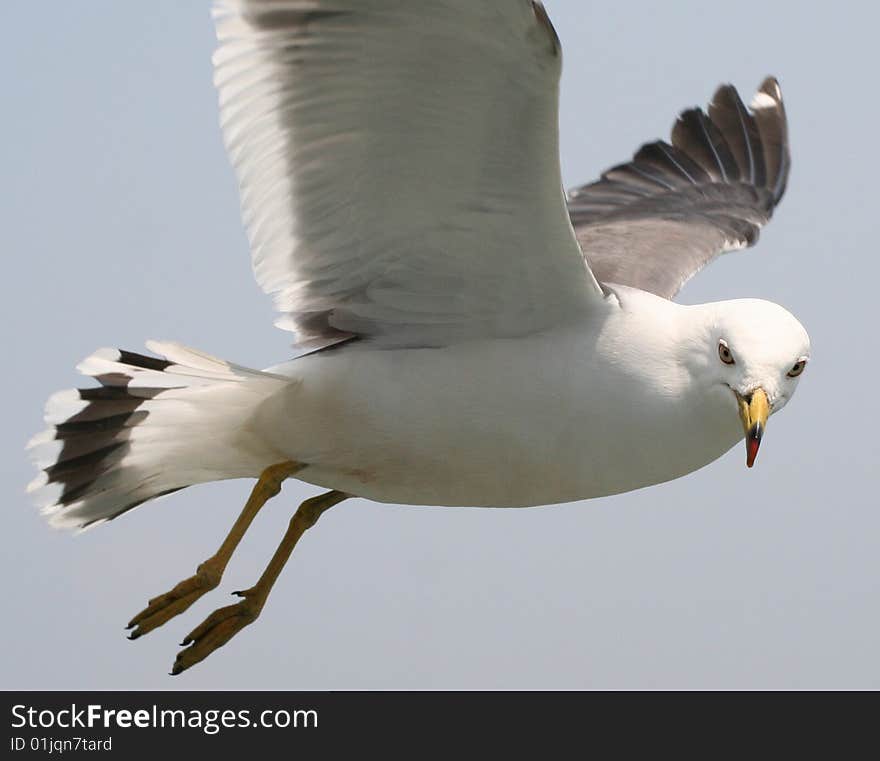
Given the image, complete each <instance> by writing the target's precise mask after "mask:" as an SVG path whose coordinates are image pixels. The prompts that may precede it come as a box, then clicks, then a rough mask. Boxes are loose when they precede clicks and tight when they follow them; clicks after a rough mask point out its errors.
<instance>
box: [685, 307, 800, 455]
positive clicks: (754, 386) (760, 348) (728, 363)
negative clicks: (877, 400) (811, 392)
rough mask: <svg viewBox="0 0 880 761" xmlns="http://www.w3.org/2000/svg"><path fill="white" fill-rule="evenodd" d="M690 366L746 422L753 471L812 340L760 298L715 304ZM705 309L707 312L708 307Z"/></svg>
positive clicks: (788, 316) (790, 317) (784, 313)
mask: <svg viewBox="0 0 880 761" xmlns="http://www.w3.org/2000/svg"><path fill="white" fill-rule="evenodd" d="M705 307H708V308H709V311H710V319H708V320H707V321H706V326H707V330H706V331H705V332H702V331H701V332H702V340H701V344H702V345H701V346H699V347H693V346H692V347H691V348H692V349H696V354H697V356H696V357H694V359H695V360H696V361H695V362H694V363H693V364H692V367H694V368H695V369H696V371H697V376H698V377H699V378H700V379H701V382H704V383H708V384H710V385H711V386H712V387H713V388H715V389H718V390H719V393H720V394H721V395H722V396H725V397H726V398H728V399H729V400H730V402H731V408H732V409H735V410H736V412H737V413H738V415H739V419H740V422H741V423H742V428H743V433H744V435H745V443H746V464H747V465H748V467H752V465H754V463H755V458H756V456H757V454H758V447H759V446H760V444H761V438H762V437H763V435H764V431H765V429H766V427H767V419H768V418H769V417H770V415H772V414H773V413H774V412H778V411H779V410H781V409H782V408H783V407H784V406H785V405H786V404H787V403H788V400H789V399H791V397H792V395H793V394H794V392H795V389H796V388H797V386H798V383H799V381H800V379H801V376H802V374H803V372H804V370H805V368H806V366H807V363H808V362H809V360H810V338H809V336H808V335H807V331H806V330H804V327H803V326H802V325H801V324H800V322H798V320H797V319H796V318H795V317H794V316H793V315H792V314H791V313H790V312H788V311H787V310H786V309H783V308H782V307H781V306H779V305H778V304H774V303H772V302H769V301H762V300H758V299H738V300H735V301H722V302H717V303H715V304H711V305H705ZM705 307H704V308H705Z"/></svg>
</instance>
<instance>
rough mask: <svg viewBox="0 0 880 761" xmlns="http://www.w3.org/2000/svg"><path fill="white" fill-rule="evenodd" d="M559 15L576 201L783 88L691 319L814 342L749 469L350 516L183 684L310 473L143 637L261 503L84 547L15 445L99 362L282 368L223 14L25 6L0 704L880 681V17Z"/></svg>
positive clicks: (9, 134) (6, 204) (183, 510)
mask: <svg viewBox="0 0 880 761" xmlns="http://www.w3.org/2000/svg"><path fill="white" fill-rule="evenodd" d="M546 5H547V8H548V10H549V12H550V15H551V18H552V19H553V21H554V23H555V25H556V28H557V30H558V32H559V35H560V37H561V39H562V42H563V47H564V54H565V65H564V74H563V80H562V114H561V124H562V126H561V130H562V166H563V175H564V178H565V181H566V184H567V185H569V186H571V185H575V184H580V183H582V182H586V181H589V180H591V179H593V178H594V177H596V176H597V174H598V173H599V172H600V171H601V170H602V169H604V168H606V167H608V166H609V165H611V164H614V163H618V162H620V161H622V160H624V159H626V158H628V157H629V156H630V155H631V154H632V152H633V150H634V149H635V148H636V147H637V146H638V145H640V144H641V143H643V142H646V141H648V140H651V139H655V138H657V137H666V136H667V135H668V130H669V128H670V126H671V124H672V122H673V120H674V117H675V115H676V114H677V113H678V111H679V110H681V109H683V108H685V107H688V106H692V105H697V104H704V103H705V102H706V101H707V100H708V99H709V98H710V97H711V95H712V93H713V91H714V89H715V87H716V86H717V85H718V84H719V83H721V82H728V81H729V82H732V83H734V84H735V85H737V86H738V87H739V88H740V90H741V92H742V95H743V97H744V99H745V100H748V99H749V97H750V95H751V93H752V92H753V90H754V88H755V87H756V86H757V85H758V84H759V83H760V81H761V80H762V78H763V77H764V76H765V75H767V74H771V73H772V74H775V75H777V76H778V77H779V78H780V81H781V83H782V88H783V93H784V96H785V101H786V107H787V110H788V115H789V120H790V124H791V143H792V153H793V170H792V175H791V181H790V183H789V189H788V192H787V195H786V197H785V199H784V201H783V202H782V205H781V207H780V208H779V209H778V212H777V214H776V217H775V218H774V220H773V223H772V224H771V225H770V226H769V227H768V228H767V229H766V230H765V231H764V233H763V234H762V240H761V242H760V244H759V246H758V248H756V249H750V250H749V251H747V252H744V253H737V254H732V255H730V256H728V257H725V258H723V259H722V260H721V261H719V262H716V263H715V264H713V265H711V266H710V267H709V268H708V269H707V270H705V271H704V272H703V273H701V274H700V275H699V276H698V277H697V278H695V279H694V280H693V281H692V282H691V283H690V284H689V285H688V286H687V287H686V288H685V290H684V291H683V292H682V294H681V295H680V300H681V301H683V302H686V303H698V302H703V301H709V300H717V299H727V298H738V297H746V296H755V297H763V298H767V299H771V300H773V301H776V302H779V303H781V304H782V305H784V306H785V307H787V308H788V309H790V310H791V311H792V312H793V313H794V314H795V315H796V316H797V317H798V318H799V319H800V320H801V321H802V322H803V324H804V325H805V326H806V327H807V329H808V331H809V332H810V335H811V338H812V346H813V352H812V357H813V359H812V362H811V363H810V366H809V368H808V369H807V371H806V373H805V376H804V378H803V380H802V382H801V384H800V387H799V391H798V393H797V395H796V398H795V399H794V401H793V402H792V403H791V404H790V405H789V406H788V407H787V408H786V409H785V411H784V412H783V413H781V414H780V415H779V416H775V417H774V418H773V420H772V421H771V424H770V426H769V429H768V433H767V436H766V437H765V440H764V444H763V446H762V448H761V455H760V457H759V458H758V463H757V465H756V467H755V468H754V469H753V470H751V471H749V470H747V469H746V468H745V464H744V459H745V457H744V450H743V447H741V446H737V447H736V448H735V449H733V450H732V451H731V452H729V453H728V454H727V455H726V456H724V457H723V458H722V459H721V460H719V461H717V462H715V463H713V464H712V465H710V466H708V467H706V468H704V469H703V470H701V471H699V472H697V473H694V474H691V475H690V476H687V477H685V478H682V479H679V480H677V481H674V482H672V483H668V484H665V485H661V486H657V487H653V488H649V489H645V490H642V491H639V492H635V493H630V494H625V495H621V496H616V497H611V498H604V499H598V500H593V501H590V502H581V503H575V504H570V505H564V506H557V507H547V508H533V509H524V510H478V509H466V508H465V509H462V508H455V509H453V508H443V509H440V508H418V509H416V508H411V507H410V508H404V507H398V506H387V505H379V504H374V503H371V502H367V501H365V500H351V501H349V502H346V503H343V504H342V505H340V506H339V507H336V508H334V509H333V510H332V511H330V512H329V513H327V514H326V515H325V516H324V517H323V518H322V519H321V522H320V523H319V524H318V526H317V527H316V528H315V529H313V530H312V531H310V532H309V533H308V534H307V535H306V536H305V538H304V539H303V541H302V543H301V545H300V546H299V547H298V548H297V550H296V552H295V553H294V555H293V558H292V559H291V561H290V563H289V564H288V566H287V568H286V569H285V571H284V573H283V575H282V577H281V579H280V580H279V582H278V584H277V585H276V587H275V590H274V592H273V594H272V596H271V598H270V600H269V603H268V605H267V606H266V608H265V609H264V611H263V613H262V616H261V618H260V619H259V621H258V622H257V623H256V624H255V625H253V626H251V627H249V628H248V629H246V630H245V631H244V632H242V633H241V634H239V635H238V636H237V637H236V638H235V639H234V640H233V641H232V642H230V643H229V644H228V645H227V646H226V647H224V648H223V649H222V650H220V651H218V652H216V653H215V654H213V655H212V656H211V657H210V658H209V659H208V660H207V661H206V662H204V663H202V664H201V665H199V666H197V667H195V668H194V669H192V670H191V671H189V672H187V673H186V674H184V675H182V676H179V677H176V678H174V679H172V678H171V677H169V676H167V672H168V670H169V667H170V665H171V663H172V661H173V659H174V655H175V653H176V652H177V649H178V648H177V643H178V642H179V641H180V640H181V639H182V637H183V635H185V634H186V633H187V632H188V631H189V630H190V629H192V628H193V627H194V626H195V625H196V624H198V623H200V622H201V620H202V619H203V618H204V617H205V616H206V615H207V614H208V613H209V612H210V611H211V610H213V609H214V608H216V607H219V606H221V605H226V604H228V603H229V602H230V601H231V600H232V598H230V597H229V596H228V593H229V592H230V591H232V590H234V589H240V588H242V587H247V586H249V585H250V584H251V583H252V582H253V581H255V580H256V578H257V576H258V575H259V573H260V571H261V570H262V568H263V566H264V565H265V563H266V561H267V560H268V558H269V557H270V555H271V553H272V551H273V550H274V548H275V545H276V543H277V542H278V540H279V539H280V536H281V534H282V533H283V531H284V529H285V527H286V525H287V521H288V519H289V517H290V515H291V512H292V510H294V509H295V507H296V506H297V504H298V503H299V501H300V500H301V499H302V498H304V497H306V496H309V495H311V494H313V493H315V490H314V489H312V488H310V487H306V486H305V485H301V484H299V483H291V482H289V483H288V484H287V486H286V487H285V489H284V491H283V493H282V495H281V496H280V497H279V498H277V499H276V500H274V501H273V502H272V503H270V505H269V506H268V507H267V508H266V509H265V510H264V511H263V512H262V513H261V514H260V516H259V517H258V519H257V521H256V522H255V524H254V526H253V527H252V528H251V530H250V532H249V533H248V535H247V536H246V537H245V539H244V541H243V543H242V545H241V546H240V548H239V551H238V553H237V554H236V555H235V557H234V558H233V560H232V562H231V563H230V566H229V568H228V570H227V574H226V577H225V578H224V580H223V582H222V584H221V586H220V587H219V588H218V589H217V590H215V591H214V592H213V593H211V594H209V595H206V596H205V597H203V598H202V599H201V600H200V601H199V602H198V603H197V604H196V605H195V606H194V607H193V608H191V609H190V610H189V611H188V612H187V613H186V614H184V615H183V616H182V617H179V618H176V619H174V620H172V621H171V622H170V623H169V624H166V625H165V626H164V627H163V628H161V629H159V630H157V631H156V632H154V633H151V634H150V635H149V636H147V637H144V638H142V639H140V640H138V641H137V642H129V641H127V640H126V638H125V636H124V631H123V627H124V625H125V623H126V622H127V621H128V619H129V618H130V617H131V616H132V615H133V614H134V613H136V612H137V611H138V610H140V609H141V608H142V607H143V605H144V604H145V602H146V600H147V599H148V598H149V597H152V596H154V595H156V594H159V593H161V592H164V591H166V590H167V589H169V588H170V587H171V586H173V585H174V584H175V583H176V582H177V581H179V580H180V579H182V578H184V577H185V576H188V575H190V574H191V573H192V572H193V571H194V569H195V567H196V565H197V564H198V563H199V562H201V561H202V560H203V559H205V558H206V557H208V556H209V555H210V554H211V553H213V551H214V550H215V549H216V547H217V545H218V544H219V542H220V541H221V539H222V537H223V536H224V535H225V533H226V531H227V530H228V528H229V527H230V526H231V524H232V522H233V520H234V518H235V517H236V516H237V514H238V512H239V510H240V508H241V506H242V504H243V502H244V500H245V498H246V495H247V493H248V491H249V489H250V487H251V485H252V482H246V481H228V482H224V483H219V484H209V485H204V486H198V487H194V488H192V489H188V490H186V491H184V492H181V493H178V494H175V495H173V496H172V497H170V498H168V499H166V500H162V501H159V502H155V503H149V504H147V505H145V506H144V507H142V508H140V509H138V510H136V511H134V512H133V513H131V514H128V515H126V516H125V517H124V518H122V519H120V520H118V521H114V522H113V523H111V524H109V525H106V526H102V527H99V528H98V529H96V530H94V531H91V532H87V533H85V534H82V535H79V536H72V535H70V534H67V533H64V532H60V531H56V530H52V529H50V528H49V527H48V526H47V524H46V523H45V521H44V519H43V518H41V517H40V516H39V514H38V513H37V511H36V509H34V508H33V507H32V506H31V504H30V503H29V500H28V499H27V498H26V497H25V495H24V486H25V484H26V483H27V482H28V481H30V480H31V478H32V477H33V475H34V473H33V469H32V466H31V465H30V464H29V463H28V461H27V459H26V456H25V453H24V451H23V446H24V444H25V442H26V441H27V439H28V438H29V437H30V436H31V434H33V433H35V432H36V431H38V430H40V429H41V428H42V427H43V424H42V421H41V411H42V407H43V404H44V401H45V399H46V397H47V396H48V395H49V394H50V393H52V392H53V391H56V390H58V389H61V388H67V387H72V386H74V385H75V384H77V383H78V380H79V376H78V375H77V374H76V373H75V371H74V369H73V368H74V366H75V364H76V363H77V362H78V361H79V360H80V359H82V358H83V357H85V356H86V355H88V354H89V353H91V352H92V351H93V350H94V349H96V348H98V347H99V346H107V345H109V346H120V347H124V348H128V349H132V350H140V349H141V348H142V347H143V342H144V340H145V339H147V338H160V339H175V340H178V341H181V342H182V343H185V344H189V345H192V346H195V347H198V348H200V349H203V350H205V351H208V352H210V353H212V354H216V355H219V356H222V357H225V358H228V359H230V360H233V361H235V362H238V363H241V364H245V365H250V366H254V367H265V366H268V365H271V364H274V363H276V362H278V361H280V360H283V359H285V358H286V357H287V356H288V355H289V353H290V350H289V342H290V335H289V334H287V333H284V332H281V331H279V330H276V329H275V328H273V327H272V309H271V304H270V301H269V299H268V298H266V297H265V296H264V295H263V294H262V293H261V292H260V290H259V289H258V287H257V286H256V284H255V283H254V281H253V278H252V276H251V272H250V261H249V256H248V251H247V242H246V239H245V235H244V232H243V229H242V226H241V222H240V219H239V210H238V199H237V191H236V185H235V181H234V178H233V174H232V171H231V169H230V168H229V165H228V163H227V160H226V157H225V154H224V151H223V147H222V144H221V139H220V132H219V128H218V123H217V113H216V102H215V94H214V90H213V88H212V85H211V66H210V55H211V50H212V48H213V28H212V25H211V22H210V17H209V9H208V6H209V3H208V2H207V0H204V1H203V0H187V2H179V0H152V1H151V2H149V3H136V2H119V0H90V2H88V3H70V2H60V1H59V0H56V1H55V2H51V3H32V2H25V0H18V2H15V1H13V2H4V3H2V5H0V22H2V28H4V29H6V30H7V34H6V35H4V42H3V45H2V47H0V90H2V92H3V102H4V106H3V117H2V119H0V138H2V139H0V151H2V155H0V158H2V167H3V178H4V185H5V187H6V191H5V192H4V193H3V201H2V203H0V244H2V251H3V255H4V262H5V265H6V272H5V276H4V277H3V279H2V289H3V294H2V300H0V310H2V314H0V320H2V325H3V344H4V346H5V347H6V348H5V350H4V353H5V361H4V362H5V367H6V371H5V372H4V373H3V374H2V383H3V389H2V394H3V399H4V400H5V401H4V410H3V426H2V428H0V454H2V457H0V468H2V476H0V478H2V480H0V483H2V487H3V495H4V499H3V507H4V519H3V523H2V526H3V539H4V542H3V545H4V546H3V552H2V555H0V577H2V578H3V587H4V598H5V604H4V615H3V626H2V627H0V632H2V634H0V636H2V644H3V647H2V654H3V660H2V663H0V674H2V677H0V687H2V688H7V689H9V688H17V689H53V688H57V689H61V688H67V689H237V688H251V689H298V688H312V689H343V688H356V689H361V688H417V689H420V688H750V687H757V688H818V687H826V688H827V687H873V688H880V657H878V650H877V642H878V641H880V553H878V537H880V511H878V507H877V486H876V484H877V467H878V447H877V431H878V423H880V420H878V393H877V383H878V378H877V374H878V370H880V361H878V355H880V348H878V346H877V342H876V335H875V331H876V327H877V324H878V319H877V313H878V297H877V294H876V288H877V286H878V283H880V265H878V261H880V257H878V251H877V223H878V188H877V183H876V177H877V176H878V169H880V167H878V153H877V150H876V140H877V137H876V134H877V125H878V123H880V106H878V103H880V101H878V98H877V96H876V72H877V65H878V59H877V43H876V34H875V32H876V28H877V24H878V22H880V12H878V10H877V9H876V8H875V7H874V6H872V5H871V4H869V3H864V2H858V3H847V2H838V3H823V4H819V5H816V4H813V5H810V6H807V5H798V6H797V7H796V9H795V6H793V5H792V4H791V3H790V2H767V1H766V0H760V1H758V2H755V1H753V0H745V1H743V0H740V2H737V3H736V4H735V6H731V5H730V4H718V3H714V4H713V3H705V2H702V1H701V2H673V3H667V4H663V5H662V6H661V5H657V4H654V3H650V4H649V3H646V2H638V3H634V2H626V1H624V0H621V1H620V2H615V3H588V2H584V0H547V2H546ZM438 75H439V73H438Z"/></svg>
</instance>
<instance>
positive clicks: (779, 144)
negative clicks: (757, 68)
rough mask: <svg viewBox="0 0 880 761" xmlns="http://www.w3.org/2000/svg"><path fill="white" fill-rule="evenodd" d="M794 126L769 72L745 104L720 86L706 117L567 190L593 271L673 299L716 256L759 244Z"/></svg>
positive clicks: (694, 116)
mask: <svg viewBox="0 0 880 761" xmlns="http://www.w3.org/2000/svg"><path fill="white" fill-rule="evenodd" d="M790 165H791V159H790V157H789V150H788V125H787V123H786V119H785V107H784V106H783V104H782V92H781V91H780V89H779V84H778V82H777V81H776V80H775V79H773V78H768V79H766V80H765V81H764V83H763V84H762V85H761V89H760V90H759V91H758V92H757V93H756V95H755V97H754V99H753V100H752V102H751V111H748V110H746V108H745V106H744V105H743V103H742V101H741V100H740V98H739V95H738V94H737V92H736V90H735V89H734V88H733V87H732V86H730V85H725V86H722V87H720V88H718V91H717V92H716V93H715V97H714V98H713V100H712V103H711V104H710V106H709V114H708V116H707V115H706V114H705V113H703V111H701V110H700V109H691V110H688V111H684V112H683V113H682V114H681V116H680V117H679V118H678V121H677V122H676V124H675V127H674V128H673V130H672V145H669V143H665V142H662V141H658V142H656V143H648V144H647V145H644V146H642V148H641V149H640V150H639V152H638V153H636V155H635V156H634V157H633V160H632V161H630V162H629V163H628V164H621V165H620V166H616V167H614V168H612V169H609V170H608V171H607V172H605V173H604V174H603V175H602V178H601V179H600V180H598V181H597V182H594V183H593V184H592V185H585V186H583V187H581V188H577V189H575V190H572V191H571V192H570V193H569V196H568V208H569V213H570V215H571V221H572V224H573V225H574V228H575V232H576V233H577V238H578V241H579V242H580V244H581V249H582V250H583V252H584V256H586V258H587V261H588V262H589V265H590V268H591V269H592V271H593V274H594V275H595V276H596V278H597V279H598V280H599V281H600V282H603V283H619V284H621V285H629V286H633V287H636V288H641V289H642V290H645V291H650V292H652V293H655V294H657V295H658V296H663V297H665V298H672V297H673V296H675V294H676V293H677V292H678V290H679V289H680V288H681V287H682V285H684V284H685V282H687V281H688V280H689V279H690V278H691V277H692V276H693V275H695V274H696V273H697V272H699V271H700V270H701V269H702V268H703V267H704V266H705V265H706V264H708V263H709V262H710V261H711V260H712V259H714V258H715V257H716V256H718V255H719V254H722V253H724V252H726V251H732V250H735V249H739V248H745V247H746V246H750V245H752V244H753V243H754V242H755V241H756V240H757V239H758V232H759V230H760V228H761V227H762V226H763V225H764V224H766V223H767V221H768V220H769V219H770V215H771V214H772V213H773V209H774V207H775V206H776V204H777V203H779V200H780V199H781V198H782V194H783V193H784V192H785V184H786V181H787V180H788V170H789V167H790Z"/></svg>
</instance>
